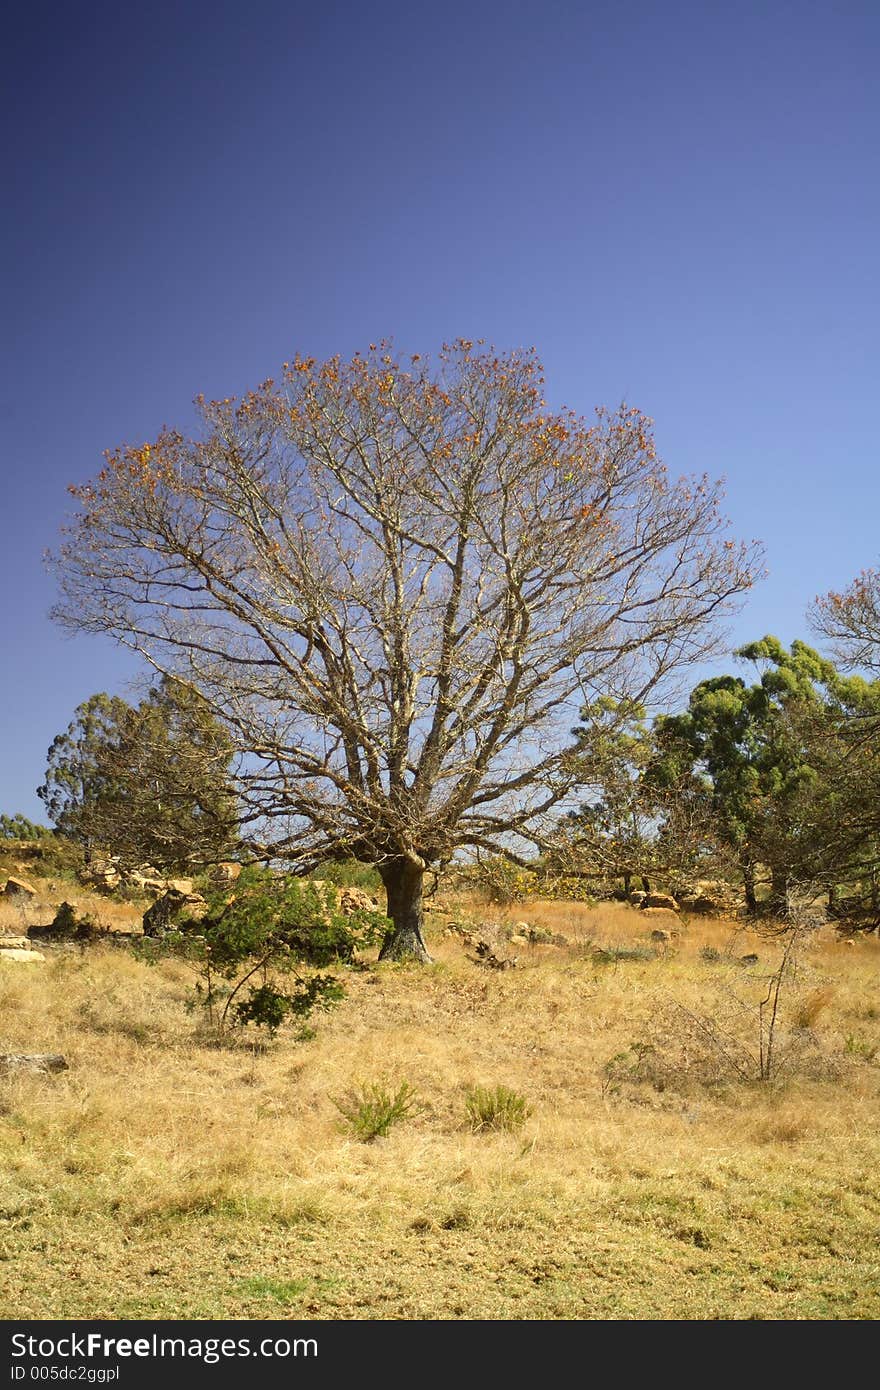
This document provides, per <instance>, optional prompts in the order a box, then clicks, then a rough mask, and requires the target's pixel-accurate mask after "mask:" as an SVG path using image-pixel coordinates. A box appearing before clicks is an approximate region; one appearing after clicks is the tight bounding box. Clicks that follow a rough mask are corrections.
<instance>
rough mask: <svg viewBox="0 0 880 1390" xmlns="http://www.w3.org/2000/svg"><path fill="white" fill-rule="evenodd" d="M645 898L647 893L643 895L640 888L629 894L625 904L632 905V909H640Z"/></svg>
mask: <svg viewBox="0 0 880 1390" xmlns="http://www.w3.org/2000/svg"><path fill="white" fill-rule="evenodd" d="M647 896H648V895H647V893H643V892H642V890H641V888H637V889H636V890H635V891H634V892H632V893H630V895H629V897H628V898H627V902H628V903H632V905H633V907H641V905H642V903H643V902H644V901H645V898H646V897H647Z"/></svg>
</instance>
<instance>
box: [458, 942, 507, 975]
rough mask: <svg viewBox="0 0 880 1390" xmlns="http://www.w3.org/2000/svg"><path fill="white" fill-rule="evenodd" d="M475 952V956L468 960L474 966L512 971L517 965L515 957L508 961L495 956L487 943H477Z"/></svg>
mask: <svg viewBox="0 0 880 1390" xmlns="http://www.w3.org/2000/svg"><path fill="white" fill-rule="evenodd" d="M476 951H477V954H476V955H475V956H471V957H469V959H470V960H472V961H473V963H474V965H486V966H488V967H489V969H490V970H513V969H514V967H515V965H516V963H517V958H516V956H513V957H511V958H509V959H502V958H501V957H500V956H496V954H495V952H494V951H493V950H492V947H491V946H490V945H489V943H488V941H478V942H477V946H476Z"/></svg>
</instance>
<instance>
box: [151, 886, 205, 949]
mask: <svg viewBox="0 0 880 1390" xmlns="http://www.w3.org/2000/svg"><path fill="white" fill-rule="evenodd" d="M207 906H208V904H207V903H206V902H205V899H204V898H203V897H202V895H201V894H200V893H183V892H180V891H178V890H177V889H176V888H169V889H168V892H167V893H163V895H162V897H161V898H157V900H156V901H155V902H154V903H153V905H152V907H148V908H147V910H146V912H145V913H144V936H153V937H162V936H164V935H165V933H166V932H167V931H170V930H171V928H172V927H174V926H176V925H177V923H178V921H179V920H180V919H181V918H182V917H190V918H195V919H196V920H198V918H199V917H202V916H204V914H205V911H206V909H207Z"/></svg>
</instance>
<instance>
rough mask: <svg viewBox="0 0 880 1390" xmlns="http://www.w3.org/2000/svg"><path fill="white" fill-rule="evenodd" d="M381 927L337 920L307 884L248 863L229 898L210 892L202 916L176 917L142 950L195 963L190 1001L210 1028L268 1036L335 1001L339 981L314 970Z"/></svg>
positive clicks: (372, 938) (369, 942) (374, 917)
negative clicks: (248, 1029)
mask: <svg viewBox="0 0 880 1390" xmlns="http://www.w3.org/2000/svg"><path fill="white" fill-rule="evenodd" d="M387 928H388V921H387V919H386V918H384V917H381V916H380V915H379V914H378V913H367V912H356V913H353V914H352V915H351V916H349V917H345V916H343V915H342V914H340V913H339V912H338V911H337V910H336V906H335V902H334V900H333V899H332V896H331V895H327V894H325V893H323V892H322V891H321V890H319V889H318V888H317V887H316V886H315V885H314V884H311V883H308V882H305V883H304V882H302V880H299V879H296V878H294V877H292V876H284V875H281V874H276V873H273V872H272V871H271V870H269V869H264V868H260V867H258V866H256V865H251V866H248V867H247V868H245V869H244V870H243V871H242V874H241V877H240V878H239V880H238V882H237V883H236V885H235V892H234V894H230V893H228V892H224V891H220V890H218V891H217V892H215V893H214V894H213V895H212V896H211V897H210V898H209V899H208V906H207V910H206V911H205V913H204V914H203V915H202V916H200V917H198V918H190V919H186V918H184V919H183V920H182V921H181V923H180V924H179V926H178V928H177V929H176V930H174V931H170V932H167V933H166V934H165V935H164V936H163V937H162V938H161V939H160V940H159V941H158V942H153V941H150V942H146V943H145V946H144V949H145V951H146V952H147V953H148V955H151V954H155V953H173V954H176V955H180V956H183V957H184V958H185V959H186V960H188V961H190V962H191V963H192V964H193V965H194V966H195V968H196V972H197V975H198V983H197V987H196V988H197V992H198V996H199V999H200V1001H201V1003H202V1004H203V1005H204V1006H205V1008H206V1010H207V1013H208V1017H209V1019H210V1021H211V1022H212V1023H213V1024H216V1025H218V1026H219V1027H221V1028H224V1027H226V1026H227V1025H228V1024H230V1023H234V1024H237V1025H239V1026H245V1025H246V1024H249V1023H250V1024H255V1025H257V1026H258V1027H265V1028H267V1029H268V1031H269V1032H270V1034H272V1033H274V1032H276V1031H277V1029H278V1028H279V1027H280V1026H281V1025H282V1023H284V1022H285V1021H286V1020H287V1019H289V1018H290V1019H294V1018H295V1019H299V1020H303V1019H304V1018H305V1017H306V1016H307V1015H308V1014H310V1013H311V1012H312V1011H313V1010H314V1009H316V1008H329V1007H330V1006H331V1005H332V1004H333V1003H335V1002H337V1001H338V1000H339V999H340V998H341V997H342V995H343V993H344V990H343V987H342V985H341V983H340V982H339V980H338V979H337V978H336V977H335V976H334V975H325V974H319V973H316V972H317V971H318V970H320V969H325V968H326V967H328V966H332V965H337V966H338V965H340V964H343V965H344V964H351V963H352V962H353V961H354V959H355V953H356V951H358V950H363V949H365V948H368V947H370V946H373V945H376V944H378V942H379V941H380V940H381V939H382V936H383V935H384V933H385V932H386V931H387Z"/></svg>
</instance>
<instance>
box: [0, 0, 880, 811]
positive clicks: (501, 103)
mask: <svg viewBox="0 0 880 1390" xmlns="http://www.w3.org/2000/svg"><path fill="white" fill-rule="evenodd" d="M3 47H4V50H5V51H4V55H3V57H2V60H0V61H2V64H3V74H2V76H3V83H2V86H3V98H2V100H3V115H4V130H5V135H6V139H5V142H4V144H5V157H4V161H3V170H2V181H3V192H4V195H5V196H4V198H3V204H4V213H3V218H2V225H0V236H2V242H3V249H2V258H0V266H2V281H3V300H2V321H3V335H2V337H3V344H2V347H3V357H4V362H3V371H2V410H3V428H2V436H0V438H2V472H3V502H2V511H0V517H2V542H0V570H2V574H0V594H2V604H3V608H2V627H0V673H2V674H0V811H8V812H13V811H16V810H21V811H24V812H25V813H26V814H29V815H32V816H34V817H37V818H41V817H42V810H43V808H42V806H41V804H40V802H39V801H38V800H37V799H36V796H35V788H36V786H37V784H38V782H39V781H40V780H41V779H42V776H43V773H44V770H45V754H46V749H47V747H48V745H49V743H50V742H51V740H52V738H53V737H54V735H55V734H56V733H58V732H59V731H60V730H61V729H63V728H64V727H65V726H66V725H67V723H68V722H69V720H70V718H71V716H72V713H73V710H74V708H75V707H76V705H77V704H78V703H79V702H80V701H81V700H83V699H85V698H87V697H88V696H89V695H91V694H93V693H94V692H95V691H97V690H101V689H106V690H109V691H113V692H118V693H122V694H124V693H125V691H126V681H127V680H128V679H129V678H130V676H131V674H132V671H133V667H132V666H131V663H130V662H129V661H128V660H126V659H124V658H123V657H122V656H121V655H120V653H119V652H118V651H117V650H116V649H115V648H114V647H113V646H112V645H110V644H109V643H108V642H106V641H105V640H103V639H100V640H99V639H96V638H87V637H79V638H76V639H70V638H66V637H62V636H61V634H60V633H58V632H57V631H55V630H54V629H53V627H52V624H51V623H50V621H49V619H48V617H47V611H48V609H49V607H50V604H51V603H52V600H53V596H54V589H53V583H52V581H51V579H50V578H49V577H48V576H47V575H46V573H45V571H44V568H43V562H42V553H43V551H44V550H45V549H46V548H47V547H51V546H52V545H53V544H54V542H55V539H56V536H57V531H58V526H59V524H60V521H61V519H62V517H63V516H64V514H65V512H66V510H67V509H68V504H69V503H70V499H69V498H68V497H67V494H66V485H67V484H68V483H70V482H75V481H78V482H82V481H85V479H86V478H88V477H90V476H91V475H92V474H94V473H95V472H96V471H97V469H98V467H99V466H100V463H101V457H100V456H101V451H102V450H103V449H105V448H108V447H110V446H113V445H116V444H119V443H122V442H142V441H144V440H146V439H149V438H152V437H153V436H154V435H155V433H156V431H157V430H158V429H159V428H160V427H161V426H162V424H163V423H167V424H169V425H177V426H183V427H186V426H187V425H188V424H189V423H190V421H191V419H192V414H191V405H190V402H191V400H192V397H193V396H194V395H195V394H196V393H197V392H200V391H201V392H204V393H205V394H206V395H208V396H225V395H233V394H238V393H239V392H240V391H242V390H243V389H245V388H246V387H248V386H251V385H255V384H256V383H257V382H258V381H260V380H262V379H263V378H264V377H266V376H268V375H270V374H272V373H273V372H274V371H275V370H277V368H278V366H279V364H280V363H281V362H282V361H284V360H287V359H288V358H290V357H291V356H292V355H293V354H294V352H295V351H296V350H297V349H298V350H300V351H301V352H302V353H304V354H307V355H308V354H311V355H315V356H319V357H320V356H322V355H329V354H331V353H333V352H336V351H339V352H341V353H342V354H343V355H345V356H348V355H350V354H351V353H353V352H354V351H355V350H356V349H358V348H362V347H364V346H365V345H366V344H367V343H368V342H370V341H373V340H375V339H376V338H377V337H383V336H393V337H394V338H395V340H396V342H397V344H398V346H400V347H401V348H402V349H406V350H408V351H418V352H422V353H428V352H431V351H432V350H433V349H435V348H436V347H437V346H439V344H440V343H441V342H442V341H443V340H444V339H449V338H453V337H456V336H459V335H462V336H466V337H472V338H479V337H484V338H487V339H489V340H490V341H492V342H494V343H496V344H497V345H498V346H499V347H504V348H508V347H514V346H519V345H528V344H534V345H535V346H537V348H538V349H539V352H540V354H541V356H542V358H543V360H544V363H545V366H546V370H547V379H548V396H549V399H550V401H551V403H552V404H555V405H561V404H566V405H569V406H572V407H574V408H577V409H579V410H582V411H584V412H585V413H588V412H591V411H592V408H593V407H594V406H595V405H597V404H599V403H607V404H609V405H612V406H613V405H617V404H618V403H619V402H620V401H621V400H622V399H626V400H627V401H628V402H630V403H631V404H633V405H636V406H638V407H639V408H640V409H642V410H644V411H646V412H647V413H648V414H649V415H651V416H653V417H654V420H655V422H656V438H657V443H658V447H659V451H660V454H661V456H662V457H663V458H664V460H665V461H666V463H667V464H668V466H669V467H670V469H671V470H672V471H673V472H675V473H679V472H692V471H699V472H702V471H704V470H706V471H708V472H709V473H711V474H712V475H713V476H721V475H723V476H725V477H726V479H727V503H728V506H727V510H728V513H729V515H730V517H731V519H732V521H733V526H734V531H735V532H736V533H738V534H739V535H741V536H744V537H752V536H758V537H761V538H762V539H763V540H764V542H765V544H766V547H767V564H768V568H769V571H770V573H769V577H768V578H767V579H766V580H765V581H764V582H763V583H762V584H761V585H760V586H759V587H758V588H757V589H756V590H755V591H754V593H753V595H752V596H751V598H750V599H749V602H748V605H747V607H746V608H745V610H744V612H743V613H742V614H741V615H740V616H739V617H738V618H737V619H736V621H735V623H734V625H733V628H732V638H731V640H732V641H733V642H737V641H744V640H746V639H747V638H749V637H753V636H759V635H761V634H763V633H764V632H767V631H770V632H775V633H776V634H777V635H778V636H780V637H781V638H782V639H783V640H785V641H790V640H791V639H792V638H793V637H796V636H799V635H801V636H806V635H807V633H806V629H805V624H804V611H805V608H806V606H807V603H808V602H809V600H810V599H811V598H812V597H813V596H814V595H815V594H816V593H819V592H824V591H825V590H827V589H828V588H831V587H836V586H842V585H844V584H846V583H847V582H848V581H849V580H850V579H851V578H852V577H854V576H855V574H856V573H857V572H858V571H859V570H860V569H862V568H863V567H865V566H867V565H870V564H873V563H875V562H876V561H877V557H878V552H880V538H878V533H880V515H878V513H880V508H878V501H880V466H878V442H877V404H878V402H877V396H878V391H877V387H878V376H880V373H878V366H880V354H878V333H880V322H878V319H880V316H878V307H880V305H878V298H880V296H878V250H880V216H878V214H880V168H878V148H880V83H878V70H880V5H878V4H877V0H841V3H812V0H793V2H792V3H782V2H781V0H764V3H754V2H753V0H736V3H733V0H729V2H728V0H724V2H723V3H721V2H720V0H697V2H696V3H690V2H689V0H686V2H685V3H678V0H657V2H656V3H649V0H613V3H604V0H603V2H602V3H591V0H581V3H574V0H558V2H557V3H554V0H542V3H540V4H537V3H534V0H533V2H532V3H529V4H521V3H518V2H517V0H504V3H502V0H445V3H444V4H442V5H441V4H432V5H428V4H424V3H419V0H408V3H398V2H397V0H391V2H390V3H385V4H383V5H375V6H374V5H366V4H363V3H349V2H348V0H346V3H342V0H324V2H323V3H322V4H320V5H314V4H309V5H305V4H301V3H299V0H248V3H247V4H245V3H236V4H231V3H227V2H226V0H213V2H212V3H206V2H204V0H202V2H200V0H195V3H187V0H179V3H174V4H169V3H165V0H154V2H153V3H151V4H149V5H127V4H119V3H118V0H114V3H112V4H105V3H96V2H95V0H86V3H83V4H79V5H72V4H69V3H55V4H41V3H39V0H36V2H35V3H31V4H29V5H27V6H25V5H18V6H15V7H14V8H13V9H11V10H9V11H8V12H7V14H6V17H5V19H4V33H3Z"/></svg>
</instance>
